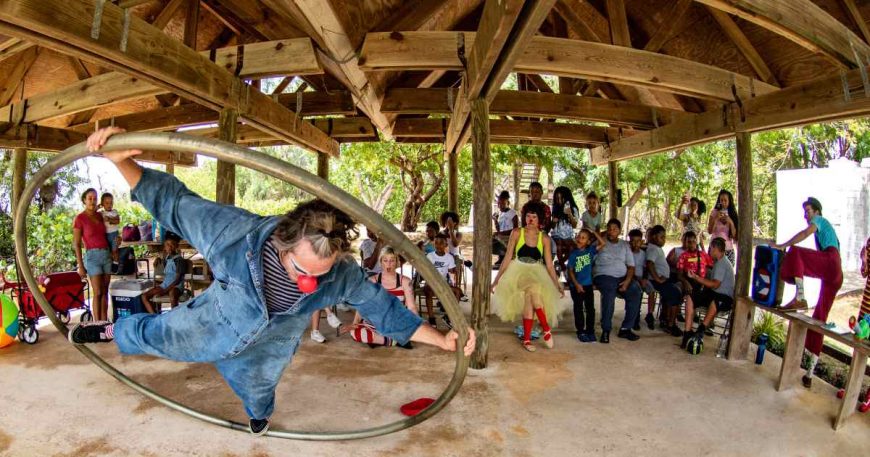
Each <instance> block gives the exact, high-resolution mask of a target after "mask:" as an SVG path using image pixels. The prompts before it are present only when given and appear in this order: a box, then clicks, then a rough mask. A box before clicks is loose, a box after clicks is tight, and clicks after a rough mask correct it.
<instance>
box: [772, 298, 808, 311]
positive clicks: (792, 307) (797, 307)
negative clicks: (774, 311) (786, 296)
mask: <svg viewBox="0 0 870 457" xmlns="http://www.w3.org/2000/svg"><path fill="white" fill-rule="evenodd" d="M809 307H810V305H808V304H807V301H806V300H798V299H797V298H795V299H794V300H792V301H790V302H788V303H787V304H785V305H783V306H780V308H779V309H781V310H783V311H803V310H806V309H809Z"/></svg>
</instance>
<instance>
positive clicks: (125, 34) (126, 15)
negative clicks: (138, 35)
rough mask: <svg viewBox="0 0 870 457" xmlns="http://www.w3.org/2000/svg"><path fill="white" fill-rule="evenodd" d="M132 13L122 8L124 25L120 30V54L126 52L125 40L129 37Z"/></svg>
mask: <svg viewBox="0 0 870 457" xmlns="http://www.w3.org/2000/svg"><path fill="white" fill-rule="evenodd" d="M131 17H132V11H130V8H124V25H123V27H122V28H121V46H120V49H121V52H127V39H128V38H129V37H130V19H131Z"/></svg>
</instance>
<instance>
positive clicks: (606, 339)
mask: <svg viewBox="0 0 870 457" xmlns="http://www.w3.org/2000/svg"><path fill="white" fill-rule="evenodd" d="M598 342H599V343H602V344H608V343H610V332H601V339H600V340H598Z"/></svg>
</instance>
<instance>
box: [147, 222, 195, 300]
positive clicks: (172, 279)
mask: <svg viewBox="0 0 870 457" xmlns="http://www.w3.org/2000/svg"><path fill="white" fill-rule="evenodd" d="M178 241H179V240H178V238H177V237H176V236H167V237H166V239H165V240H163V254H164V255H165V260H164V264H163V282H162V283H161V284H160V285H159V286H156V287H152V288H150V289H148V290H146V291H145V292H143V293H142V306H144V307H145V310H146V311H148V312H149V313H151V314H155V313H157V312H158V311H159V309H155V308H154V306H153V304H152V303H151V299H153V298H155V297H161V296H163V295H168V296H169V303H170V306H171V307H172V308H175V307H176V306H178V298H179V297H181V292H182V283H183V282H184V274H185V271H184V265H185V263H184V259H182V258H181V254H179V253H178Z"/></svg>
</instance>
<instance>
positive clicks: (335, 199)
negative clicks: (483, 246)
mask: <svg viewBox="0 0 870 457" xmlns="http://www.w3.org/2000/svg"><path fill="white" fill-rule="evenodd" d="M125 149H144V150H160V151H170V150H171V151H179V152H194V153H197V154H203V155H206V156H210V157H214V158H216V159H219V160H223V161H225V162H230V163H234V164H237V165H242V166H244V167H248V168H250V169H253V170H256V171H259V172H261V173H264V174H266V175H269V176H272V177H274V178H277V179H280V180H282V181H285V182H287V183H290V184H292V185H294V186H297V187H299V188H301V189H303V190H305V191H307V192H308V193H310V194H312V195H314V196H317V197H319V198H322V199H324V200H326V201H327V202H329V203H330V204H332V205H334V206H335V207H336V208H338V209H340V210H342V211H344V212H345V213H347V214H348V215H350V216H351V218H353V219H354V220H356V221H357V222H359V223H363V224H365V225H366V226H368V227H369V228H371V229H374V230H375V231H376V232H377V234H378V236H379V237H381V238H383V239H385V240H386V241H387V243H388V244H389V245H390V246H392V247H393V248H394V249H396V250H397V251H398V252H400V253H401V254H402V255H404V256H405V258H407V259H409V260H410V261H411V263H412V264H413V265H414V266H415V267H416V268H417V270H418V271H419V272H420V273H421V274H422V275H423V278H425V279H426V281H427V282H428V283H429V284H430V285H431V287H432V289H433V291H434V292H435V294H436V295H437V296H438V298H439V299H440V300H441V303H443V304H444V306H445V307H446V309H447V315H448V316H449V317H450V319H451V321H452V322H453V323H454V325H455V327H456V330H457V331H458V332H459V340H458V341H457V347H458V348H460V349H459V350H457V351H456V366H455V369H454V372H453V377H452V378H451V380H450V383H449V384H448V385H447V387H446V388H445V390H444V392H443V393H442V394H441V395H440V396H439V397H438V399H437V400H436V401H435V403H433V404H432V405H431V406H430V407H428V408H426V409H425V410H424V411H422V412H421V413H420V414H418V415H416V416H413V417H409V418H407V419H403V420H400V421H396V422H391V423H389V424H385V425H381V426H379V427H372V428H367V429H362V430H351V431H346V432H306V431H292V430H270V431H269V432H268V433H267V435H268V436H273V437H276V438H287V439H297V440H310V441H331V440H352V439H360V438H370V437H374V436H380V435H386V434H388V433H393V432H397V431H399V430H403V429H406V428H408V427H411V426H413V425H416V424H419V423H420V422H423V421H424V420H426V419H428V418H430V417H432V416H434V415H435V414H436V413H438V412H439V411H441V410H442V409H443V408H444V407H445V406H446V405H447V403H448V402H450V400H451V399H452V398H453V397H454V396H455V395H456V393H457V392H458V391H459V388H460V386H461V385H462V381H463V380H464V379H465V374H466V372H467V370H468V359H467V358H466V357H465V355H464V354H463V352H462V350H461V348H462V347H464V346H465V342H466V341H467V339H468V332H467V328H468V324H467V323H466V320H465V317H464V316H463V315H462V313H461V312H460V310H459V303H458V302H457V301H456V298H455V297H454V295H453V292H452V291H451V289H450V287H449V286H448V285H447V283H446V282H445V281H444V278H442V277H441V276H440V275H439V274H438V272H437V271H436V270H435V268H434V267H433V265H432V264H431V263H430V262H429V261H427V260H426V258H425V257H424V256H423V253H422V252H421V251H420V250H419V249H418V248H417V247H416V246H415V245H414V244H413V243H411V241H410V240H409V239H408V238H407V237H406V236H405V235H404V234H403V233H402V232H400V231H399V230H398V229H396V228H395V227H394V226H393V225H392V224H390V223H388V222H387V221H386V220H384V218H383V217H381V215H380V214H378V213H376V212H374V211H373V210H372V209H371V208H369V207H367V206H366V205H365V204H363V203H362V202H360V201H358V200H357V199H356V198H354V197H353V196H351V195H350V194H348V193H347V192H345V191H343V190H341V189H339V188H338V187H336V186H333V185H332V184H330V183H328V182H327V181H325V180H323V179H321V178H319V177H318V176H315V175H313V174H311V173H309V172H307V171H305V170H303V169H301V168H299V167H296V166H294V165H291V164H289V163H287V162H284V161H282V160H279V159H277V158H274V157H271V156H269V155H266V154H264V153H261V152H257V151H253V150H251V149H247V148H243V147H239V146H237V145H235V144H230V143H226V142H223V141H218V140H213V139H209V138H202V137H196V136H191V135H185V134H180V133H126V134H120V135H115V136H113V137H111V138H110V139H109V140H108V141H107V142H106V145H105V146H104V147H103V148H102V151H105V152H111V151H119V150H125ZM90 155H96V154H93V153H90V152H88V150H87V146H86V145H85V144H84V143H80V144H77V145H75V146H72V147H70V148H68V149H66V150H65V151H63V152H61V153H60V154H59V155H57V156H55V157H53V158H52V159H51V160H49V161H48V163H46V164H45V165H44V166H43V167H42V168H40V169H39V171H37V172H36V174H35V175H34V176H33V177H32V178H31V179H30V180H29V181H28V183H27V186H26V187H25V188H24V192H23V194H22V196H21V200H20V201H19V202H18V205H16V207H15V251H16V257H17V259H18V263H19V265H21V273H22V275H23V276H24V280H25V281H26V282H27V286H28V287H29V288H30V291H31V292H32V293H33V296H34V297H35V298H36V301H37V303H39V306H40V307H41V308H42V310H43V311H44V312H45V315H46V316H48V318H49V319H50V320H51V322H52V323H53V324H54V326H55V327H57V329H58V330H59V331H60V332H61V333H62V334H64V335H66V334H67V328H66V326H65V325H64V324H63V323H62V322H61V321H60V320H59V319H58V318H57V317H56V316H55V313H54V311H53V309H52V308H51V305H49V303H48V301H47V300H46V298H45V295H43V293H42V292H41V291H40V289H39V287H38V284H37V282H36V279H35V278H34V276H33V270H32V268H31V266H30V262H29V261H28V259H27V224H26V217H27V212H28V209H29V208H30V202H31V201H32V200H33V197H34V196H35V195H36V190H37V189H38V188H39V187H40V186H41V185H42V184H43V183H44V182H45V181H46V180H48V179H49V178H51V177H52V176H53V175H54V174H55V173H56V172H57V171H58V170H59V169H61V168H63V167H64V166H66V165H69V164H70V163H72V162H74V161H76V160H78V159H81V158H84V157H87V156H90ZM75 347H76V349H78V350H79V352H81V353H82V354H84V356H85V357H87V358H88V359H89V360H90V361H91V362H93V363H94V364H96V365H97V366H99V367H100V368H102V369H103V370H104V371H106V372H107V373H109V374H110V375H112V376H113V377H114V378H115V379H117V380H118V381H121V382H122V383H123V384H126V385H127V386H128V387H130V388H132V389H133V390H136V391H138V392H139V393H141V394H142V395H145V396H146V397H148V398H150V399H152V400H154V401H157V402H159V403H161V404H163V405H165V406H168V407H170V408H172V409H174V410H176V411H180V412H182V413H184V414H187V415H189V416H192V417H195V418H197V419H200V420H202V421H205V422H208V423H211V424H215V425H220V426H222V427H227V428H230V429H233V430H239V431H245V432H247V431H248V425H247V424H239V423H237V422H232V421H229V420H226V419H221V418H218V417H214V416H212V415H209V414H206V413H203V412H201V411H197V410H194V409H191V408H188V407H187V406H185V405H183V404H181V403H178V402H175V401H173V400H170V399H168V398H166V397H164V396H162V395H160V394H158V393H157V392H154V391H153V390H151V389H149V388H147V387H145V386H143V385H142V384H139V383H138V382H136V381H134V380H132V379H130V378H129V377H127V376H126V375H125V374H124V373H122V372H121V371H119V370H118V369H116V368H115V367H114V366H112V365H111V364H109V363H108V362H106V361H105V360H103V359H102V358H101V357H100V356H98V355H97V354H95V353H94V352H93V351H91V350H90V349H88V348H87V347H85V346H81V345H76V346H75Z"/></svg>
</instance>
